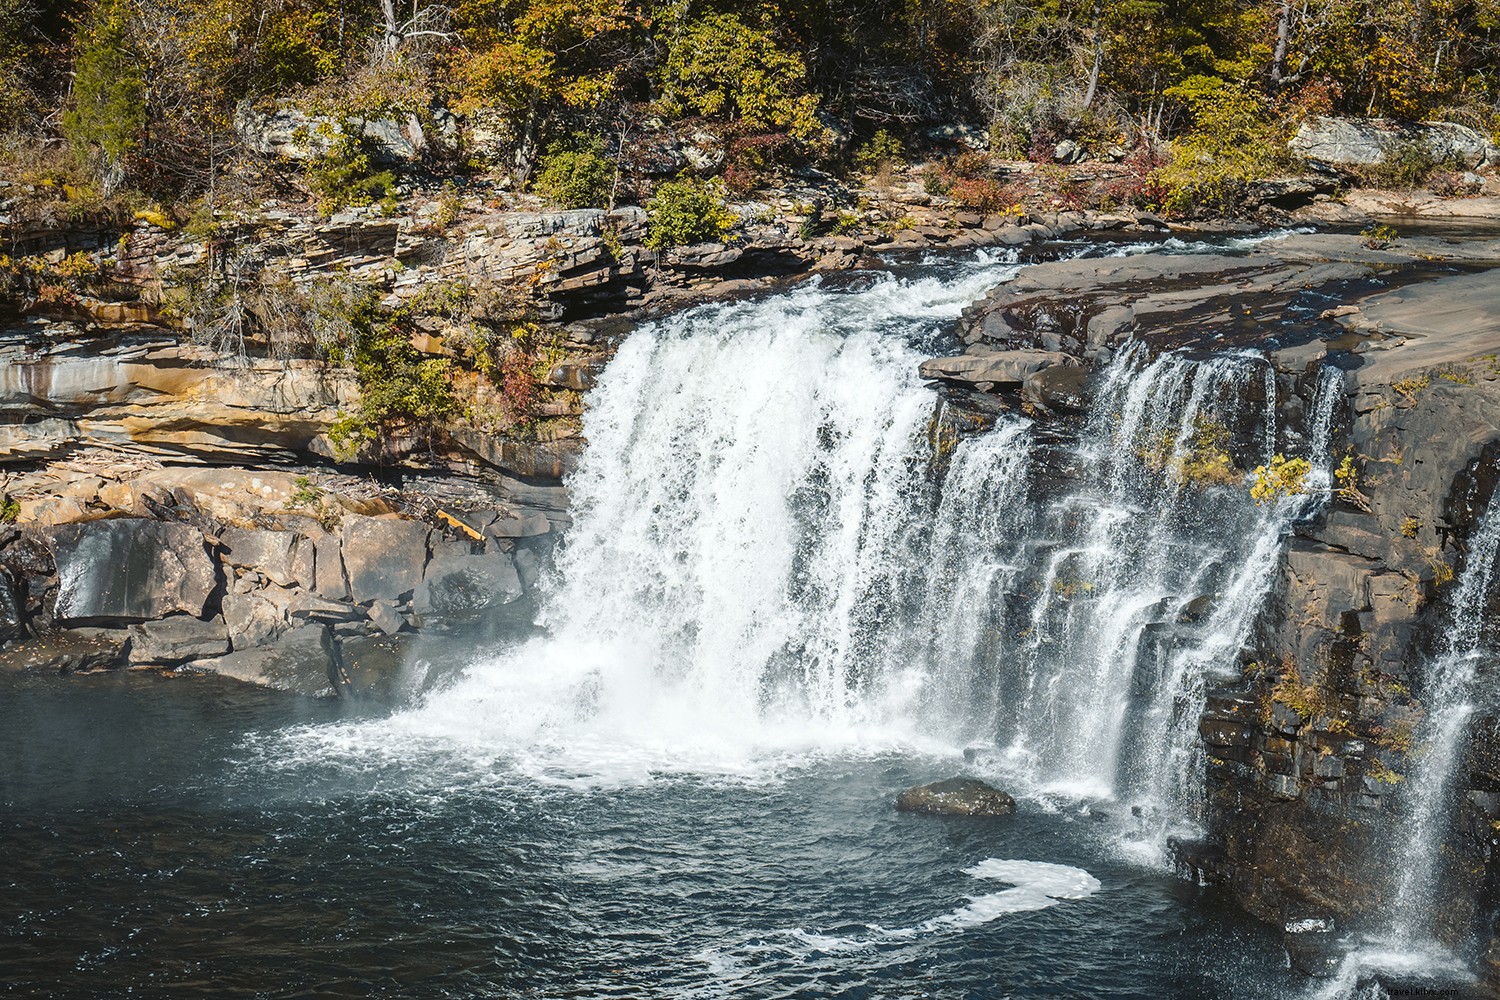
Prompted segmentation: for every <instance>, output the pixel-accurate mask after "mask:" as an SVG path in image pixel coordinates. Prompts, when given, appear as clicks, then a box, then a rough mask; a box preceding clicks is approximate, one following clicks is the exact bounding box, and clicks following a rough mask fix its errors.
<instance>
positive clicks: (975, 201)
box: [948, 177, 1015, 215]
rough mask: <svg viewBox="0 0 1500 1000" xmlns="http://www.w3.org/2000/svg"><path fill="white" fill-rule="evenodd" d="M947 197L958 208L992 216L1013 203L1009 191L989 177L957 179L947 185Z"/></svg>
mask: <svg viewBox="0 0 1500 1000" xmlns="http://www.w3.org/2000/svg"><path fill="white" fill-rule="evenodd" d="M948 197H950V198H952V199H953V201H954V202H955V203H956V204H957V205H958V206H959V207H960V208H967V209H969V210H971V211H974V212H982V213H984V214H985V215H993V214H994V213H996V212H999V211H1001V210H1002V209H1004V208H1007V207H1008V206H1010V205H1011V204H1013V203H1014V202H1015V199H1014V198H1012V197H1011V194H1010V190H1009V189H1008V188H1007V187H1006V186H1005V185H1004V184H1001V183H1000V182H999V181H997V180H994V179H993V178H989V177H959V178H956V179H955V180H953V181H952V182H951V183H950V184H949V185H948Z"/></svg>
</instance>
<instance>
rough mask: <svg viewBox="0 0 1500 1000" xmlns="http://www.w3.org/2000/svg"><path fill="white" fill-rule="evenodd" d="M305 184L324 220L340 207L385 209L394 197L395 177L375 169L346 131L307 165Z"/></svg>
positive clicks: (391, 204)
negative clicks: (376, 207) (371, 206)
mask: <svg viewBox="0 0 1500 1000" xmlns="http://www.w3.org/2000/svg"><path fill="white" fill-rule="evenodd" d="M307 183H308V186H309V187H310V188H311V189H312V192H313V194H314V195H316V196H317V198H318V212H319V213H320V214H321V215H323V216H324V217H325V218H326V217H327V216H330V215H332V214H333V213H335V212H337V211H339V210H340V209H343V208H351V207H353V208H363V207H365V206H367V205H376V204H378V205H380V206H382V207H383V208H385V209H387V210H389V209H390V208H392V207H394V203H395V197H396V175H395V174H393V173H392V172H391V171H389V170H376V169H375V167H374V164H373V162H372V161H371V159H370V154H369V151H368V150H367V149H366V148H365V144H364V143H363V142H362V141H361V140H359V139H358V138H356V137H354V136H352V135H349V134H348V132H347V131H345V132H344V134H342V135H340V136H339V137H338V139H337V140H336V141H335V142H334V144H333V146H332V148H330V149H329V151H328V152H327V154H325V155H323V156H320V157H318V158H316V159H314V160H312V161H311V162H310V163H308V165H307Z"/></svg>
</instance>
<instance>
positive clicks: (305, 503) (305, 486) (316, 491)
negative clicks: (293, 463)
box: [287, 476, 323, 507]
mask: <svg viewBox="0 0 1500 1000" xmlns="http://www.w3.org/2000/svg"><path fill="white" fill-rule="evenodd" d="M294 482H295V485H296V489H294V490H292V495H291V497H290V498H289V499H288V501H287V503H288V504H289V505H291V506H293V507H317V506H320V505H321V504H322V502H323V489H322V487H320V486H317V485H315V484H314V483H313V481H312V480H311V479H309V478H308V477H307V476H298V477H297V478H296V480H295V481H294Z"/></svg>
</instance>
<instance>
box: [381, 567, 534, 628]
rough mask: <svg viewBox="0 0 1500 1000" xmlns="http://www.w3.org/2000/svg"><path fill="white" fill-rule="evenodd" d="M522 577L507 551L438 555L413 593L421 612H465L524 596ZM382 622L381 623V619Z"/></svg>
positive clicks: (449, 613)
mask: <svg viewBox="0 0 1500 1000" xmlns="http://www.w3.org/2000/svg"><path fill="white" fill-rule="evenodd" d="M523 589H524V588H523V587H522V586H521V577H520V575H519V574H518V573H517V571H516V566H515V563H514V562H512V560H511V557H510V556H509V555H507V554H505V553H503V552H489V553H485V554H484V555H456V556H445V557H442V558H438V559H434V560H433V561H432V563H431V564H430V565H429V566H428V567H427V576H426V579H424V580H423V581H422V583H421V585H420V586H419V587H417V589H416V592H415V593H414V594H413V595H412V610H413V611H415V612H416V613H417V614H429V613H433V614H439V615H463V614H471V613H473V612H475V611H480V610H482V609H484V608H488V607H490V606H492V605H496V604H509V603H510V602H511V601H514V600H515V599H516V598H518V597H520V596H521V593H522V591H523ZM377 624H378V623H377Z"/></svg>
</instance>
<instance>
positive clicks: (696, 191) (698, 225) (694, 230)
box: [646, 178, 738, 250]
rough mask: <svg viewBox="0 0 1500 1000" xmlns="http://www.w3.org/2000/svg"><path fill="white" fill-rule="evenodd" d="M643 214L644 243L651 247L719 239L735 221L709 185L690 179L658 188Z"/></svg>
mask: <svg viewBox="0 0 1500 1000" xmlns="http://www.w3.org/2000/svg"><path fill="white" fill-rule="evenodd" d="M646 216H647V227H646V246H648V247H650V248H651V249H652V250H668V249H670V248H672V247H680V246H686V245H688V244H690V243H708V242H715V241H718V240H721V239H723V238H724V236H725V234H727V233H728V232H729V230H730V229H731V228H733V226H734V224H735V223H736V222H737V221H738V219H737V218H736V217H735V215H734V213H732V212H730V211H729V210H728V209H727V208H725V207H724V200H723V198H721V197H720V196H719V192H718V191H717V190H716V189H715V188H714V187H713V186H712V185H711V184H708V183H706V182H704V181H701V180H697V179H691V178H690V179H688V180H680V181H668V182H667V183H665V184H663V185H661V186H660V187H658V188H657V189H656V194H655V195H654V196H653V197H652V198H651V200H650V201H649V202H647V203H646Z"/></svg>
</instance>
